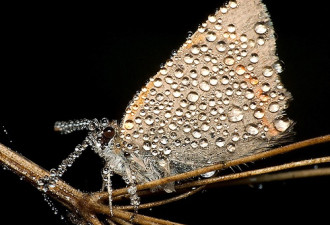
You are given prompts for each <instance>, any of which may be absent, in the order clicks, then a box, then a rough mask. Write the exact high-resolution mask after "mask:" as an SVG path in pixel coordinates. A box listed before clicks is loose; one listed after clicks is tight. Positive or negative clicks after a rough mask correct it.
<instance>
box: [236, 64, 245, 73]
mask: <svg viewBox="0 0 330 225" xmlns="http://www.w3.org/2000/svg"><path fill="white" fill-rule="evenodd" d="M235 72H236V73H237V74H238V75H243V74H244V73H245V72H246V69H245V67H244V66H242V65H238V66H237V67H236V69H235Z"/></svg>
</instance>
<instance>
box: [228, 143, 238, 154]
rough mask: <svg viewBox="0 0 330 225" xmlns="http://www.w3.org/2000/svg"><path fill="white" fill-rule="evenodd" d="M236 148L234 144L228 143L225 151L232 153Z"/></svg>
mask: <svg viewBox="0 0 330 225" xmlns="http://www.w3.org/2000/svg"><path fill="white" fill-rule="evenodd" d="M235 149H236V147H235V144H233V143H229V144H228V145H227V151H228V152H230V153H233V152H234V151H235Z"/></svg>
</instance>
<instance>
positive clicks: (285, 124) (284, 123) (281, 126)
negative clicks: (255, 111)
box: [274, 118, 291, 132]
mask: <svg viewBox="0 0 330 225" xmlns="http://www.w3.org/2000/svg"><path fill="white" fill-rule="evenodd" d="M290 124H291V122H290V120H289V119H288V118H281V119H277V120H275V121H274V126H275V128H276V130H278V131H280V132H284V131H286V130H287V129H288V128H289V127H290Z"/></svg>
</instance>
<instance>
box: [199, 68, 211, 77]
mask: <svg viewBox="0 0 330 225" xmlns="http://www.w3.org/2000/svg"><path fill="white" fill-rule="evenodd" d="M201 74H202V75H203V76H207V75H209V74H210V69H209V68H208V67H207V66H203V67H202V68H201Z"/></svg>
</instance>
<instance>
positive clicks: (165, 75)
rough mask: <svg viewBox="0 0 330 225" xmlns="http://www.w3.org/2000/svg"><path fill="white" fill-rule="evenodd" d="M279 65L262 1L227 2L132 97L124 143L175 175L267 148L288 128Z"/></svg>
mask: <svg viewBox="0 0 330 225" xmlns="http://www.w3.org/2000/svg"><path fill="white" fill-rule="evenodd" d="M281 70H282V68H281V64H280V63H279V59H278V57H277V56H276V45H275V38H274V30H273V26H272V22H271V20H270V17H269V14H268V12H267V9H266V7H265V5H264V4H262V3H261V1H260V0H237V1H229V2H228V3H227V4H226V5H225V6H223V7H221V8H220V9H219V10H218V11H217V12H216V13H215V14H213V15H210V16H209V17H208V19H207V21H206V22H205V23H202V24H201V25H200V26H199V28H198V30H197V31H196V32H195V33H194V34H193V35H192V36H191V37H190V38H188V39H187V41H186V42H185V43H184V44H183V45H182V47H181V48H180V49H179V50H178V51H177V53H176V54H174V55H173V56H172V57H171V59H169V60H168V61H167V62H166V63H165V65H164V67H163V68H161V69H160V71H159V72H158V73H157V74H156V75H155V76H154V77H152V78H151V79H150V80H149V82H148V83H147V84H146V85H145V87H143V88H142V90H141V91H140V92H139V93H138V94H137V95H136V96H135V97H134V99H133V100H132V101H131V102H130V104H129V105H128V107H127V110H126V113H125V115H124V117H123V120H122V122H121V133H120V137H121V143H120V144H121V148H123V149H125V150H127V151H135V152H136V153H137V154H139V155H142V156H143V157H145V158H148V157H149V159H150V160H155V162H157V159H161V160H160V162H164V159H166V161H167V162H170V167H171V173H172V174H175V173H178V172H184V171H187V170H189V169H191V168H197V167H202V166H205V165H208V164H213V163H217V162H220V161H226V160H229V159H234V158H239V157H242V156H245V155H249V154H254V153H256V152H258V151H263V150H266V149H268V148H269V147H271V146H272V145H274V143H277V142H278V141H280V140H281V139H282V138H283V137H284V136H286V135H287V134H288V132H289V131H290V130H291V129H290V128H291V124H292V122H291V121H290V120H289V119H287V118H284V117H283V115H284V112H283V110H284V109H285V108H286V107H287V101H288V100H289V98H290V94H289V93H288V92H287V91H286V90H285V88H284V87H283V85H282V83H281V82H280V78H279V75H278V74H279V73H280V72H281ZM180 165H181V166H180ZM180 168H182V171H180Z"/></svg>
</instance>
